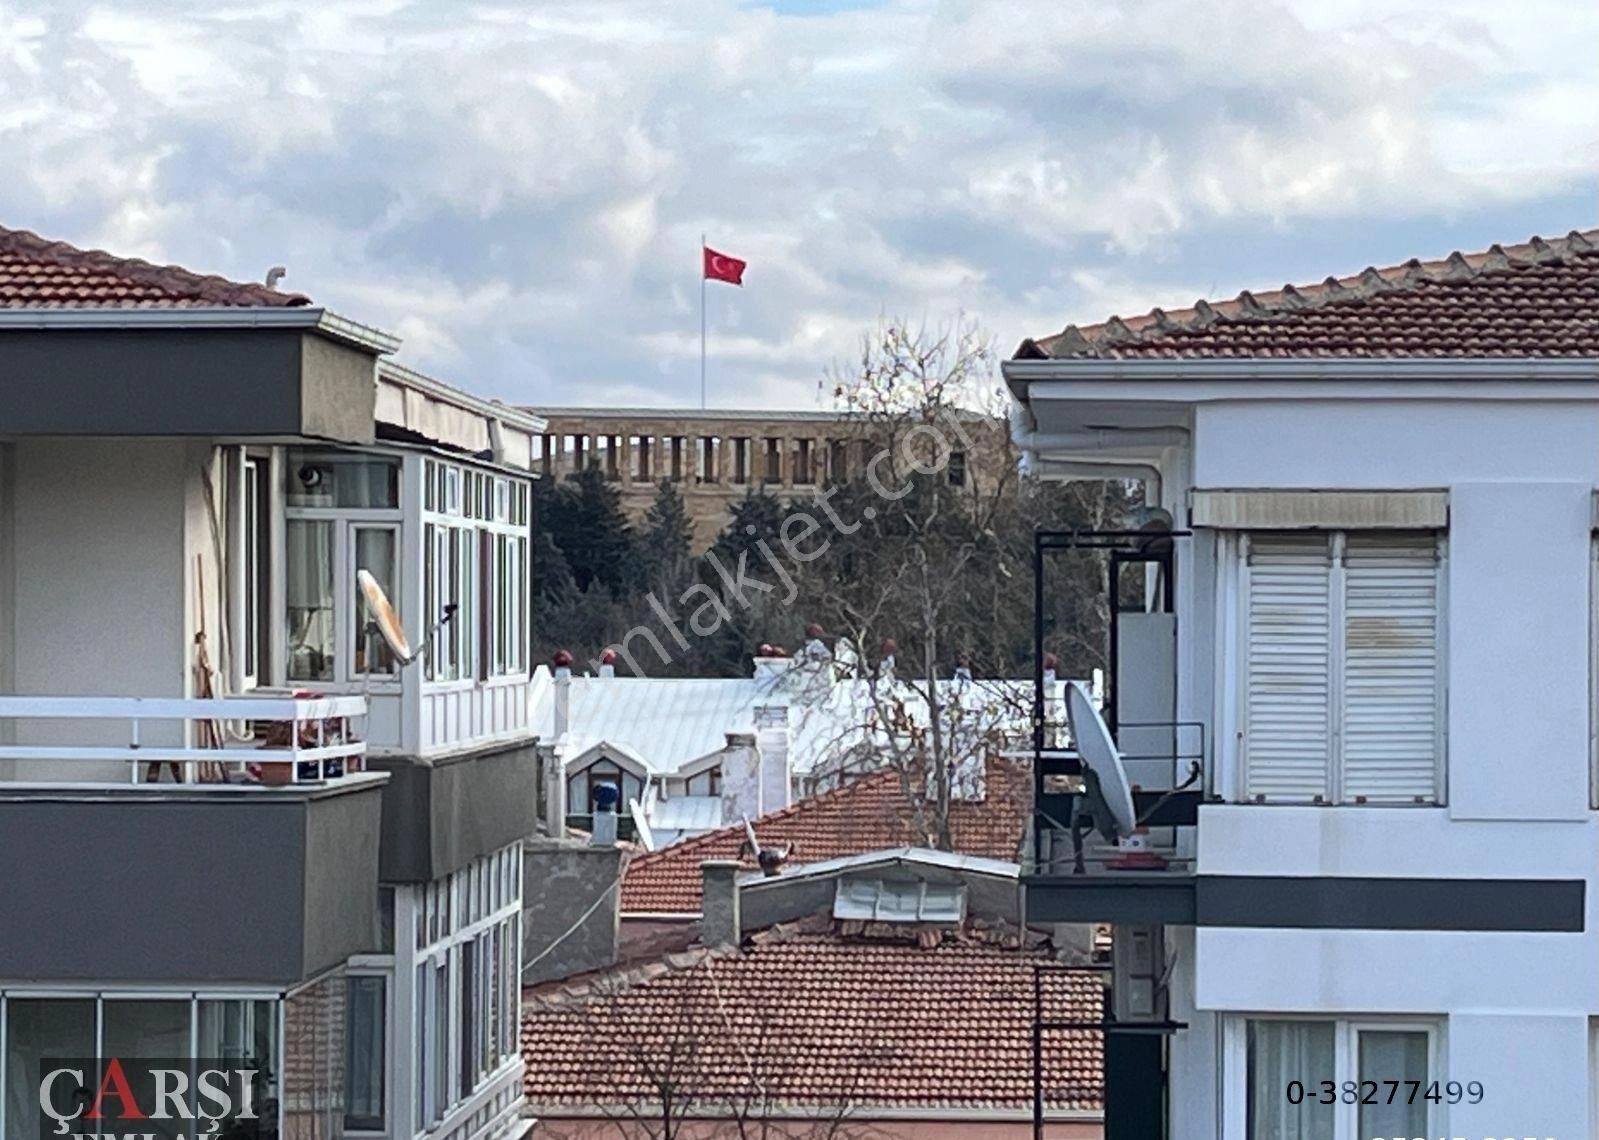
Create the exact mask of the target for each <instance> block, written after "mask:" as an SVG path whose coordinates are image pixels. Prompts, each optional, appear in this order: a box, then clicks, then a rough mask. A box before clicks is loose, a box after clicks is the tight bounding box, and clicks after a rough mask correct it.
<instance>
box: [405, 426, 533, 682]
mask: <svg viewBox="0 0 1599 1140" xmlns="http://www.w3.org/2000/svg"><path fill="white" fill-rule="evenodd" d="M422 470H423V474H422V482H423V486H424V488H427V487H433V488H435V490H434V493H432V494H429V495H424V497H423V499H422V510H421V512H420V520H421V525H422V532H421V543H422V549H423V562H422V569H421V573H422V575H423V582H422V590H421V596H422V597H423V599H424V603H423V607H424V610H426V609H427V608H428V606H427V601H428V600H429V599H431V601H432V608H433V609H434V610H435V611H438V612H434V613H426V612H424V613H423V622H424V623H425V624H426V625H427V627H428V628H429V629H430V630H431V629H432V627H433V625H434V624H435V623H437V622H438V620H439V617H440V615H441V613H442V607H443V605H444V603H445V602H446V601H449V600H451V596H452V595H451V591H450V589H449V580H450V568H451V566H452V560H451V559H450V557H449V547H450V542H451V538H450V536H451V535H452V534H453V535H455V536H456V537H455V542H456V552H455V557H454V560H453V566H454V570H455V573H456V575H457V576H458V580H459V587H458V589H457V590H456V591H455V592H454V595H453V600H454V601H455V603H456V605H457V606H458V607H459V608H458V609H457V610H456V613H455V617H454V618H452V619H451V622H450V624H449V626H447V627H445V630H444V636H443V637H441V638H440V641H439V648H438V651H437V652H436V653H434V654H430V655H429V657H428V659H427V664H426V667H425V672H424V678H425V681H426V683H427V684H428V685H430V686H435V687H439V686H462V687H466V686H470V685H473V684H484V685H496V684H504V683H509V682H517V681H525V680H527V678H528V676H529V675H530V664H529V648H528V647H529V633H530V630H529V629H528V618H529V612H530V605H529V600H528V599H529V588H530V584H531V574H532V572H531V550H532V534H531V527H530V523H529V504H530V495H531V489H530V487H529V485H528V483H527V482H525V481H524V480H521V479H515V478H511V477H508V476H506V475H503V474H499V473H496V472H490V471H479V470H477V469H475V468H471V467H465V466H461V465H458V464H453V463H450V462H449V461H447V460H445V459H442V458H439V457H434V456H430V457H428V458H426V459H425V460H424V461H423V465H422ZM452 487H453V488H455V490H454V491H452V490H451V488H452ZM429 504H432V505H431V506H430V505H429ZM441 504H442V505H441ZM501 539H504V540H505V544H506V557H505V559H504V564H503V565H502V564H501V558H500V549H499V548H500V540H501ZM430 544H431V547H432V556H431V564H430V563H429V561H428V548H429V545H430ZM429 577H431V579H432V580H431V582H429V581H428V578H429ZM502 627H503V628H508V630H509V634H508V636H507V638H506V654H505V660H504V663H503V664H501V663H499V662H498V661H497V659H496V658H497V649H498V644H499V637H500V632H501V629H502Z"/></svg>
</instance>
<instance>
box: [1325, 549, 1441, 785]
mask: <svg viewBox="0 0 1599 1140" xmlns="http://www.w3.org/2000/svg"><path fill="white" fill-rule="evenodd" d="M1343 577H1344V607H1343V609H1344V615H1343V642H1344V644H1343V701H1342V705H1343V708H1342V718H1341V730H1342V731H1341V743H1342V761H1343V791H1342V795H1341V796H1340V799H1342V801H1343V802H1345V803H1360V802H1366V803H1405V804H1408V803H1432V802H1435V801H1436V800H1437V798H1438V776H1437V767H1438V765H1437V757H1438V729H1439V723H1438V721H1439V712H1438V706H1439V688H1438V540H1437V538H1436V537H1435V536H1434V535H1432V534H1430V533H1429V534H1405V533H1402V532H1390V533H1386V534H1383V533H1366V534H1351V535H1349V536H1348V537H1347V538H1346V539H1345V545H1344V558H1343Z"/></svg>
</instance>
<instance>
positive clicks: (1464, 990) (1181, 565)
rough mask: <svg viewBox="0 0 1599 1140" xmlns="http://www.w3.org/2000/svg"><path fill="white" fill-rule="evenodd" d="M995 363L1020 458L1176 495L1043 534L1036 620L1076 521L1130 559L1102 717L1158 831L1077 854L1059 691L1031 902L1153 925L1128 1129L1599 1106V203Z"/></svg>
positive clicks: (1127, 1034) (1122, 1134)
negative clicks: (1597, 216) (1070, 825)
mask: <svg viewBox="0 0 1599 1140" xmlns="http://www.w3.org/2000/svg"><path fill="white" fill-rule="evenodd" d="M1004 374H1005V377H1006V380H1007V382H1008V385H1009V387H1010V390H1011V392H1012V394H1013V395H1014V397H1015V400H1016V403H1017V406H1018V418H1017V424H1016V427H1015V439H1016V442H1017V444H1018V445H1019V446H1020V447H1021V448H1022V450H1023V452H1024V462H1026V463H1028V464H1030V465H1031V466H1032V468H1033V469H1034V470H1035V471H1037V472H1038V473H1039V474H1040V475H1041V476H1043V477H1046V478H1079V477H1103V476H1104V475H1105V474H1106V473H1117V474H1120V475H1122V476H1124V477H1130V478H1137V479H1140V480H1142V482H1143V486H1144V490H1145V495H1146V500H1147V502H1148V503H1149V504H1150V506H1151V507H1156V508H1162V509H1163V510H1164V511H1165V512H1166V515H1164V516H1163V515H1161V514H1160V513H1159V511H1154V510H1152V511H1147V512H1145V513H1144V516H1143V518H1144V520H1145V521H1146V522H1147V523H1148V524H1149V525H1148V528H1146V529H1144V530H1141V531H1138V532H1117V533H1107V534H1101V535H1082V534H1078V535H1050V534H1047V533H1045V534H1042V535H1040V537H1039V555H1038V559H1037V564H1038V566H1039V568H1040V569H1041V570H1042V572H1043V578H1042V580H1041V582H1040V584H1039V592H1038V595H1037V596H1038V597H1039V599H1040V603H1041V617H1040V621H1041V628H1040V642H1041V643H1042V642H1043V641H1044V630H1043V623H1044V622H1046V621H1047V617H1048V612H1049V607H1050V604H1051V592H1050V586H1049V577H1048V573H1049V566H1050V565H1051V563H1052V559H1054V558H1056V557H1058V556H1060V555H1059V554H1058V553H1057V552H1058V551H1069V550H1082V549H1084V548H1085V547H1086V546H1092V547H1094V548H1095V549H1098V550H1100V551H1109V552H1110V556H1109V562H1110V565H1111V567H1112V570H1113V572H1115V573H1120V572H1121V571H1123V570H1125V571H1126V572H1127V575H1128V576H1129V577H1130V578H1131V579H1132V580H1133V582H1134V584H1135V588H1134V589H1132V590H1131V591H1129V590H1127V589H1125V588H1124V589H1123V590H1121V591H1120V592H1119V593H1120V597H1119V598H1117V600H1116V601H1115V602H1113V607H1116V606H1119V612H1116V613H1115V614H1114V616H1113V619H1112V620H1113V629H1114V637H1115V638H1116V649H1117V652H1118V657H1119V667H1117V668H1113V670H1112V674H1113V675H1112V677H1111V679H1110V680H1111V686H1112V687H1111V692H1110V694H1109V697H1108V701H1107V711H1106V720H1107V722H1108V726H1109V728H1110V729H1111V731H1112V733H1113V734H1114V738H1115V743H1116V745H1117V746H1118V747H1119V748H1120V750H1121V751H1122V752H1124V753H1137V754H1139V755H1140V756H1142V757H1144V758H1145V759H1141V760H1138V761H1133V760H1129V761H1128V762H1127V764H1126V767H1127V769H1129V771H1130V774H1131V777H1132V781H1133V783H1134V784H1135V785H1137V787H1135V788H1134V791H1133V797H1132V798H1133V800H1134V801H1135V803H1136V808H1137V812H1138V816H1139V822H1140V823H1142V824H1145V825H1148V827H1149V834H1148V835H1147V836H1146V837H1144V838H1145V839H1146V840H1147V844H1148V846H1147V847H1146V848H1145V849H1144V850H1143V852H1142V853H1141V855H1140V857H1139V859H1138V860H1137V861H1136V862H1134V861H1129V860H1128V859H1127V857H1126V856H1127V854H1128V852H1127V849H1126V846H1125V844H1123V845H1121V846H1120V847H1113V846H1109V845H1105V844H1103V843H1102V848H1104V849H1102V850H1101V851H1099V852H1098V854H1099V855H1101V856H1103V858H1099V859H1096V858H1095V857H1094V855H1095V853H1094V852H1093V851H1091V852H1090V857H1089V858H1088V859H1087V860H1086V864H1085V866H1084V867H1083V869H1082V871H1083V873H1078V867H1077V866H1076V865H1075V861H1074V859H1073V857H1072V852H1071V848H1070V844H1069V836H1067V835H1066V834H1065V833H1064V832H1063V831H1062V829H1061V826H1060V825H1061V824H1062V823H1063V821H1067V820H1070V819H1071V818H1072V814H1073V812H1074V810H1075V808H1076V806H1077V802H1078V801H1079V798H1080V797H1081V796H1082V795H1084V794H1086V793H1087V791H1088V788H1087V786H1086V785H1085V784H1084V782H1083V780H1082V764H1083V755H1080V754H1078V753H1076V752H1074V751H1073V750H1071V749H1069V748H1060V747H1054V745H1056V744H1057V743H1059V742H1058V741H1055V740H1052V739H1050V738H1049V737H1048V733H1047V731H1046V728H1045V727H1044V726H1042V725H1041V727H1040V730H1039V734H1038V739H1037V740H1036V741H1035V754H1036V761H1035V763H1036V771H1035V776H1036V780H1037V783H1036V787H1035V797H1036V804H1037V809H1038V811H1039V813H1040V814H1039V815H1038V816H1037V817H1036V832H1035V838H1036V847H1035V852H1034V856H1035V861H1034V864H1033V867H1032V869H1031V873H1030V875H1029V876H1028V877H1027V882H1028V904H1027V906H1028V915H1029V918H1030V919H1031V920H1033V921H1035V922H1037V921H1105V922H1113V923H1116V924H1118V927H1117V932H1118V937H1119V938H1120V937H1121V936H1122V935H1124V934H1126V933H1128V932H1135V931H1139V930H1141V931H1143V932H1144V935H1143V936H1144V937H1148V936H1149V934H1150V932H1154V933H1155V936H1156V937H1155V941H1154V942H1153V943H1152V945H1153V947H1154V951H1155V953H1156V956H1157V957H1158V958H1159V959H1160V961H1158V962H1157V963H1156V965H1157V967H1158V968H1157V969H1155V970H1154V971H1153V972H1152V973H1150V974H1149V975H1148V977H1149V978H1153V979H1154V983H1155V984H1154V985H1153V986H1148V985H1146V987H1145V988H1144V990H1143V991H1142V993H1138V992H1132V991H1129V992H1127V993H1125V994H1123V995H1122V996H1121V997H1120V998H1118V1000H1117V1003H1116V1004H1117V1009H1118V1018H1119V1021H1120V1023H1119V1024H1113V1025H1112V1026H1111V1032H1110V1033H1109V1035H1108V1039H1107V1047H1106V1058H1107V1059H1106V1065H1107V1085H1108V1087H1107V1103H1106V1135H1107V1136H1114V1137H1118V1138H1133V1137H1137V1138H1142V1137H1157V1136H1169V1137H1173V1138H1177V1140H1213V1138H1215V1137H1228V1138H1229V1140H1231V1138H1244V1140H1266V1138H1268V1137H1269V1138H1271V1140H1310V1138H1318V1140H1319V1138H1328V1140H1354V1138H1356V1137H1360V1138H1362V1140H1365V1138H1369V1137H1374V1136H1383V1137H1387V1136H1505V1135H1515V1136H1533V1135H1536V1136H1540V1137H1566V1136H1591V1135H1596V1134H1599V1125H1596V1123H1595V1119H1594V1117H1593V1115H1592V1114H1593V1112H1594V1108H1593V1106H1594V1101H1595V1094H1596V1090H1599V1080H1596V1076H1595V1071H1596V1069H1595V1067H1596V1050H1595V1026H1596V1025H1599V969H1596V967H1595V964H1596V963H1599V934H1596V929H1595V920H1596V915H1595V899H1594V887H1595V883H1596V878H1599V817H1596V815H1595V807H1596V805H1599V798H1596V797H1599V781H1596V769H1595V747H1594V739H1595V737H1594V728H1593V726H1594V725H1595V723H1596V722H1595V713H1594V704H1595V677H1596V670H1595V664H1594V662H1595V646H1596V636H1595V624H1594V611H1595V607H1594V596H1595V595H1594V591H1595V588H1596V587H1595V583H1596V581H1599V578H1596V575H1595V572H1594V571H1595V549H1596V547H1595V541H1596V540H1595V534H1596V526H1599V513H1596V488H1599V231H1590V232H1588V233H1572V234H1570V235H1569V236H1567V237H1565V238H1561V239H1558V240H1551V241H1544V240H1541V239H1539V238H1533V239H1532V240H1531V241H1530V242H1527V243H1525V244H1521V245H1516V246H1512V247H1509V248H1501V247H1499V246H1494V247H1492V248H1490V249H1489V250H1487V251H1486V252H1483V253H1477V254H1469V255H1466V254H1460V253H1454V254H1451V255H1450V256H1449V257H1448V258H1447V259H1445V260H1442V261H1433V262H1422V261H1417V260H1412V261H1410V262H1407V263H1405V264H1403V265H1398V266H1394V267H1392V268H1388V269H1376V268H1371V269H1367V270H1365V271H1364V272H1363V273H1361V274H1359V275H1358V276H1355V277H1348V278H1328V279H1327V280H1326V281H1324V282H1322V283H1321V284H1318V285H1313V286H1302V287H1298V288H1295V287H1292V286H1285V287H1284V288H1282V289H1281V290H1277V291H1273V292H1270V293H1249V292H1245V293H1242V294H1240V295H1239V296H1238V298H1237V299H1236V300H1232V301H1225V302H1211V303H1207V302H1204V301H1201V302H1199V303H1198V304H1196V306H1195V307H1194V308H1193V309H1192V310H1189V311H1184V312H1162V311H1160V310H1156V311H1154V312H1152V313H1150V314H1149V315H1147V316H1144V317H1139V318H1135V319H1120V318H1111V319H1110V320H1109V321H1107V322H1105V323H1104V324H1101V325H1096V326H1092V327H1086V328H1078V327H1069V328H1067V329H1066V330H1064V331H1063V332H1061V333H1059V334H1057V335H1055V336H1050V337H1045V338H1042V339H1039V340H1027V341H1024V342H1023V343H1022V345H1021V346H1020V348H1019V349H1018V351H1017V352H1016V354H1015V356H1014V358H1013V359H1012V360H1010V361H1009V362H1007V364H1006V365H1005V368H1004ZM1137 583H1142V585H1143V587H1144V588H1143V589H1142V590H1141V591H1140V590H1138V589H1137V588H1136V584H1137ZM1121 584H1122V585H1123V586H1124V587H1125V586H1126V584H1127V581H1126V579H1125V578H1124V579H1122V581H1121ZM1115 593H1116V592H1115V591H1113V594H1115ZM1139 593H1141V594H1142V597H1143V600H1142V602H1141V603H1133V604H1129V603H1128V602H1127V601H1126V598H1127V597H1128V596H1129V594H1134V595H1136V594H1139ZM1080 743H1081V742H1080ZM1154 745H1159V747H1152V746H1154ZM1162 750H1164V753H1165V755H1164V757H1163V760H1164V761H1165V762H1166V767H1167V770H1168V771H1169V772H1171V773H1172V774H1173V775H1172V778H1171V779H1169V780H1166V781H1163V780H1162V779H1161V776H1160V774H1159V768H1160V765H1159V764H1156V765H1154V766H1150V765H1149V761H1148V759H1147V758H1149V757H1150V756H1151V755H1152V754H1156V753H1159V752H1161V751H1162ZM1137 765H1144V767H1142V768H1137ZM1193 765H1197V772H1198V776H1197V782H1195V783H1193V784H1188V785H1187V786H1186V787H1185V786H1184V784H1185V783H1186V774H1187V773H1188V772H1190V771H1194V770H1196V769H1194V768H1193ZM1174 789H1180V790H1174ZM1162 793H1170V794H1165V795H1163V794H1162ZM1092 846H1093V845H1092V844H1090V847H1092ZM1129 867H1136V868H1137V869H1136V870H1133V869H1128V868H1129ZM1147 980H1148V979H1147V978H1146V981H1147ZM1135 1007H1136V1008H1135ZM1140 1101H1142V1102H1145V1103H1153V1104H1156V1105H1160V1106H1162V1110H1161V1111H1157V1112H1154V1113H1151V1112H1148V1111H1147V1110H1145V1109H1144V1108H1143V1107H1142V1106H1141V1104H1140V1103H1138V1102H1140Z"/></svg>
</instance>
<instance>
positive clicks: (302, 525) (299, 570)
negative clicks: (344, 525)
mask: <svg viewBox="0 0 1599 1140" xmlns="http://www.w3.org/2000/svg"><path fill="white" fill-rule="evenodd" d="M333 526H334V524H333V523H332V522H325V521H317V522H310V521H307V520H304V519H290V520H289V522H288V524H287V526H286V527H285V528H284V538H285V546H286V547H287V549H286V551H285V560H286V562H287V570H286V575H285V583H284V584H285V593H286V595H287V596H286V598H285V602H286V609H287V614H286V617H287V620H288V642H289V669H288V675H289V680H291V681H331V680H332V679H333V639H334V626H333Z"/></svg>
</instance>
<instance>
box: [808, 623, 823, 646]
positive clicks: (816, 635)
mask: <svg viewBox="0 0 1599 1140" xmlns="http://www.w3.org/2000/svg"><path fill="white" fill-rule="evenodd" d="M805 636H806V637H808V638H811V639H812V640H816V641H819V640H821V639H822V638H824V637H826V636H827V631H826V630H825V629H823V628H822V623H821V622H815V621H813V622H811V624H810V625H808V626H806V627H805Z"/></svg>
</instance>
